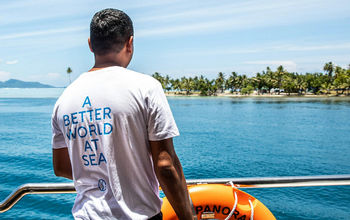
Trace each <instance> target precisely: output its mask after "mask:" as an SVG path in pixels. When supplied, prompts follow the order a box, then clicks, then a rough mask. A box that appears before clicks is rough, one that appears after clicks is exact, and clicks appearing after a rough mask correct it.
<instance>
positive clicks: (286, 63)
mask: <svg viewBox="0 0 350 220" xmlns="http://www.w3.org/2000/svg"><path fill="white" fill-rule="evenodd" d="M243 64H247V65H263V66H264V67H266V66H272V67H274V68H276V67H277V66H280V65H282V66H283V67H284V68H285V69H286V70H287V71H289V72H296V71H297V64H296V63H295V62H294V61H291V60H257V61H245V62H243Z"/></svg>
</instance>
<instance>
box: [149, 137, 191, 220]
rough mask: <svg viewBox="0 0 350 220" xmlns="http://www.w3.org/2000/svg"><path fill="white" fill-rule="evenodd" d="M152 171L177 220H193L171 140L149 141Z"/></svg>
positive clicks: (181, 173)
mask: <svg viewBox="0 0 350 220" xmlns="http://www.w3.org/2000/svg"><path fill="white" fill-rule="evenodd" d="M150 146H151V151H152V158H153V164H154V170H155V173H156V175H157V178H158V180H159V183H160V186H161V187H162V190H163V192H164V194H165V196H166V197H167V199H168V200H169V202H170V204H171V206H172V207H173V209H174V211H175V213H176V215H177V216H178V218H179V219H181V220H183V219H193V217H192V209H191V205H190V201H189V197H188V191H187V185H186V180H185V176H184V174H183V171H182V166H181V163H180V161H179V158H178V157H177V155H176V153H175V150H174V146H173V139H172V138H170V139H165V140H161V141H150Z"/></svg>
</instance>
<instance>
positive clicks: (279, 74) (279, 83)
mask: <svg viewBox="0 0 350 220" xmlns="http://www.w3.org/2000/svg"><path fill="white" fill-rule="evenodd" d="M284 74H285V72H284V69H283V66H282V65H280V66H279V67H278V68H277V71H276V78H277V86H278V95H279V94H280V93H281V88H282V78H283V75H284Z"/></svg>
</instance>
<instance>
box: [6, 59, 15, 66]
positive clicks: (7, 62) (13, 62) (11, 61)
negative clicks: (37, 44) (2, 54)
mask: <svg viewBox="0 0 350 220" xmlns="http://www.w3.org/2000/svg"><path fill="white" fill-rule="evenodd" d="M16 63H18V60H8V61H6V64H8V65H12V64H16Z"/></svg>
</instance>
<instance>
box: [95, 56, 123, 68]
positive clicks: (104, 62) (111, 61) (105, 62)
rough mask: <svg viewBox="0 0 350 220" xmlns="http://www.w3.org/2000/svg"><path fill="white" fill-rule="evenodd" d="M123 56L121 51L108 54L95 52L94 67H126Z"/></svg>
mask: <svg viewBox="0 0 350 220" xmlns="http://www.w3.org/2000/svg"><path fill="white" fill-rule="evenodd" d="M123 63H125V62H123V57H122V55H121V54H120V53H109V54H106V55H102V56H99V55H96V54H95V65H94V66H93V68H95V69H101V68H106V67H110V66H121V67H124V68H126V66H125V64H123Z"/></svg>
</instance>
